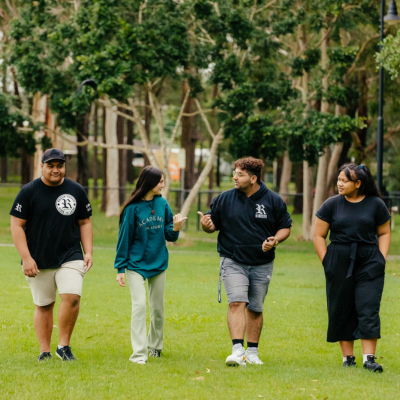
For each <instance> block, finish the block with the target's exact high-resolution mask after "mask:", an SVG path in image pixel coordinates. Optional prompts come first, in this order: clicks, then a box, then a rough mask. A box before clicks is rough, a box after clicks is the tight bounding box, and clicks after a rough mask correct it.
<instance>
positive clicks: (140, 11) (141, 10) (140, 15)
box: [139, 0, 147, 24]
mask: <svg viewBox="0 0 400 400" xmlns="http://www.w3.org/2000/svg"><path fill="white" fill-rule="evenodd" d="M146 5H147V0H144V2H143V3H141V4H140V7H139V24H141V23H142V19H143V10H144V9H145V8H146Z"/></svg>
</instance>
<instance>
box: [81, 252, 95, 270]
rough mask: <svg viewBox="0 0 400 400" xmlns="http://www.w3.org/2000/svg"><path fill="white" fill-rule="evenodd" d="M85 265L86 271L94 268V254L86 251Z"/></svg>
mask: <svg viewBox="0 0 400 400" xmlns="http://www.w3.org/2000/svg"><path fill="white" fill-rule="evenodd" d="M83 265H84V266H85V267H86V272H88V271H89V269H90V268H92V265H93V256H92V255H91V254H90V253H86V254H85V255H84V256H83Z"/></svg>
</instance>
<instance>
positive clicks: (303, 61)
mask: <svg viewBox="0 0 400 400" xmlns="http://www.w3.org/2000/svg"><path fill="white" fill-rule="evenodd" d="M320 58H321V51H320V50H319V49H307V50H305V51H304V57H303V58H302V57H295V58H293V60H292V61H291V62H290V63H289V66H290V67H292V74H293V75H294V76H303V74H304V72H303V71H306V72H310V71H311V69H312V68H314V67H315V66H316V65H318V62H319V60H320Z"/></svg>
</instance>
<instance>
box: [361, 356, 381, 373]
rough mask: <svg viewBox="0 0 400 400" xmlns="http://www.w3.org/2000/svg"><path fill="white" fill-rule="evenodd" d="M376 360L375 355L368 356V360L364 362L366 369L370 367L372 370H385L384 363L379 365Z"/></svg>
mask: <svg viewBox="0 0 400 400" xmlns="http://www.w3.org/2000/svg"><path fill="white" fill-rule="evenodd" d="M375 360H376V357H375V356H367V361H365V363H364V369H368V370H370V371H372V372H383V368H382V365H379V364H378V363H377V362H375Z"/></svg>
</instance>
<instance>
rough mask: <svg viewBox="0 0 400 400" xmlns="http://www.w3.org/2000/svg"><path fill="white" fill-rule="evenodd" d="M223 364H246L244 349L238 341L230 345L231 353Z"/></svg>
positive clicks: (229, 365)
mask: <svg viewBox="0 0 400 400" xmlns="http://www.w3.org/2000/svg"><path fill="white" fill-rule="evenodd" d="M225 364H226V365H227V366H228V367H234V366H238V365H242V366H246V351H245V349H244V347H243V346H242V345H241V344H240V343H237V344H235V345H234V346H233V347H232V354H231V355H230V356H228V357H227V359H226V361H225Z"/></svg>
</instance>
